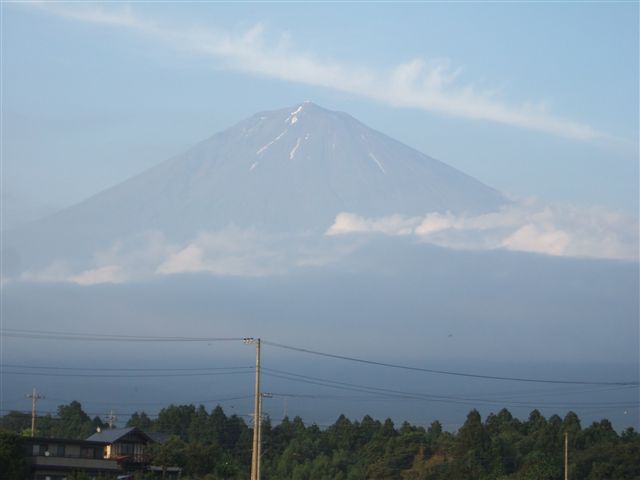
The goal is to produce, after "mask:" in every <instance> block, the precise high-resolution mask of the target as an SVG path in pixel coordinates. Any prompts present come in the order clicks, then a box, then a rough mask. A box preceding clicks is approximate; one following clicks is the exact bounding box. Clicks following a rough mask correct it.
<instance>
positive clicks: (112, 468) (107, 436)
mask: <svg viewBox="0 0 640 480" xmlns="http://www.w3.org/2000/svg"><path fill="white" fill-rule="evenodd" d="M154 436H155V437H156V438H157V440H156V439H154V438H152V436H150V435H148V434H146V433H145V432H143V431H142V430H140V429H138V428H135V427H130V428H116V429H108V430H103V431H99V432H96V433H94V434H93V435H91V436H90V437H89V438H87V439H86V440H69V439H59V438H39V437H32V438H28V439H27V442H26V444H27V452H26V453H27V459H28V461H29V463H30V465H31V476H30V478H31V479H33V480H66V479H67V477H68V476H69V475H71V474H72V473H74V472H83V473H86V474H88V475H89V476H91V477H97V476H99V475H102V476H107V477H113V478H114V479H115V478H127V477H128V476H129V475H133V474H134V473H135V472H152V473H155V472H161V474H159V475H158V477H162V478H179V477H180V474H181V473H182V471H181V469H180V468H179V467H169V468H164V469H162V468H159V467H156V466H153V465H151V464H150V455H149V446H150V445H151V444H153V443H162V439H163V438H166V437H163V436H162V435H157V434H156V435H154Z"/></svg>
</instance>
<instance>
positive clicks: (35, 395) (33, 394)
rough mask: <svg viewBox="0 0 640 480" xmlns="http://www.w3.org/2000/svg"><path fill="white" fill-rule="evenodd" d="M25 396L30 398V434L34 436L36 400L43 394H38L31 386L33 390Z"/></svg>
mask: <svg viewBox="0 0 640 480" xmlns="http://www.w3.org/2000/svg"><path fill="white" fill-rule="evenodd" d="M25 397H27V398H30V399H31V436H32V437H35V436H36V402H37V401H38V400H40V399H41V398H44V395H40V394H38V392H37V391H36V387H33V391H32V392H31V393H30V394H27V395H25Z"/></svg>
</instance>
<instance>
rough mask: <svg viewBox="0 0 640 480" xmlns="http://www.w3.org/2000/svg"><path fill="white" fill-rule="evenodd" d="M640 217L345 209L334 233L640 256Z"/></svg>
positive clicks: (527, 206)
mask: <svg viewBox="0 0 640 480" xmlns="http://www.w3.org/2000/svg"><path fill="white" fill-rule="evenodd" d="M638 232H639V225H638V221H637V219H635V218H633V217H631V216H628V215H624V214H621V213H618V212H613V211H611V210H607V209H604V208H600V207H592V208H578V207H575V206H571V205H540V204H539V203H538V202H536V201H533V200H528V201H522V202H516V203H514V204H512V205H510V206H508V207H505V208H503V209H501V210H500V211H498V212H492V213H488V214H484V215H475V216H467V215H454V214H452V213H435V212H434V213H429V214H427V215H425V216H424V217H405V216H401V215H393V216H388V217H381V218H373V219H372V218H364V217H360V216H358V215H354V214H351V213H341V214H339V215H338V216H337V217H336V220H335V222H334V224H333V225H332V226H331V227H330V228H329V229H328V230H327V233H326V234H327V235H328V236H336V235H346V234H356V233H360V234H363V233H364V234H384V235H413V236H414V237H415V238H417V239H418V240H420V241H424V242H428V243H433V244H435V245H440V246H443V247H449V248H463V249H499V248H502V249H507V250H515V251H524V252H535V253H543V254H547V255H557V256H569V257H590V258H609V259H623V260H636V261H637V260H638V255H639V253H638V242H639V238H638V235H639V234H638Z"/></svg>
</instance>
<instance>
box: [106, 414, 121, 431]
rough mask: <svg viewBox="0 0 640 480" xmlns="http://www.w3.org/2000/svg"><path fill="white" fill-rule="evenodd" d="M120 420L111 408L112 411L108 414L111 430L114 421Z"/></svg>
mask: <svg viewBox="0 0 640 480" xmlns="http://www.w3.org/2000/svg"><path fill="white" fill-rule="evenodd" d="M116 420H118V417H116V416H115V415H114V414H113V410H111V412H110V413H109V415H107V422H108V424H109V430H111V429H112V428H113V423H114V422H115V421H116Z"/></svg>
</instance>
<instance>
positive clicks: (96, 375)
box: [0, 368, 253, 378]
mask: <svg viewBox="0 0 640 480" xmlns="http://www.w3.org/2000/svg"><path fill="white" fill-rule="evenodd" d="M0 373H1V374H3V375H28V376H36V377H42V376H46V377H85V378H86V377H89V378H156V377H163V378H164V377H213V376H218V375H240V374H245V373H253V368H251V369H247V370H242V371H237V372H201V373H140V374H133V375H125V374H121V373H106V374H102V373H51V372H14V371H7V370H1V371H0Z"/></svg>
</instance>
